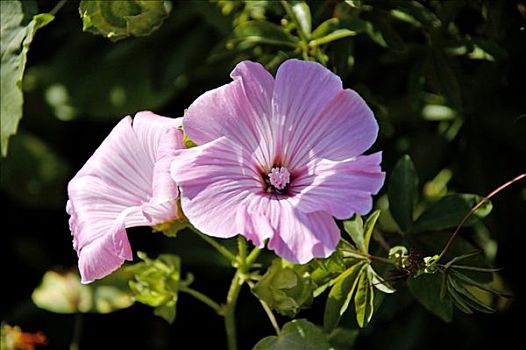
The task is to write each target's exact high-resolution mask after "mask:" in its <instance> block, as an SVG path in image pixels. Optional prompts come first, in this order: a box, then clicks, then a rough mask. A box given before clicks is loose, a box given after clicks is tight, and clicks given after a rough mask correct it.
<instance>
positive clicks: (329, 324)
mask: <svg viewBox="0 0 526 350" xmlns="http://www.w3.org/2000/svg"><path fill="white" fill-rule="evenodd" d="M367 265H368V264H367V262H365V261H363V262H358V263H356V264H355V265H353V266H351V267H350V268H349V269H347V270H346V271H345V272H343V273H342V274H341V275H340V276H338V277H337V278H336V281H335V283H334V285H333V287H332V288H331V291H330V292H329V296H328V298H327V302H326V304H325V313H324V316H323V325H324V327H325V329H327V330H331V329H334V328H335V327H336V326H337V325H338V322H339V320H340V317H341V315H343V313H344V312H345V311H346V310H347V308H348V306H349V302H350V301H351V298H352V297H353V296H354V291H355V289H356V287H357V285H358V279H359V277H360V275H361V273H362V272H363V271H364V270H365V269H366V266H367Z"/></svg>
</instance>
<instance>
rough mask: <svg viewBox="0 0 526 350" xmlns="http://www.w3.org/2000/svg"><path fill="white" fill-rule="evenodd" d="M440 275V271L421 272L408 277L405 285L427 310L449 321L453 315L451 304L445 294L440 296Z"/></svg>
mask: <svg viewBox="0 0 526 350" xmlns="http://www.w3.org/2000/svg"><path fill="white" fill-rule="evenodd" d="M442 277H443V275H442V274H441V273H435V274H423V275H420V276H418V277H416V278H410V279H409V280H408V281H407V285H408V287H409V290H410V291H411V294H413V296H414V297H415V298H416V300H417V301H418V302H419V303H420V304H422V305H423V306H424V307H425V308H426V309H427V310H428V311H429V312H431V313H433V314H434V315H436V316H438V317H440V318H441V319H442V320H443V321H445V322H450V321H451V319H452V317H453V305H452V303H451V299H450V298H448V297H447V296H446V298H445V299H441V298H440V294H441V289H442V280H441V278H442Z"/></svg>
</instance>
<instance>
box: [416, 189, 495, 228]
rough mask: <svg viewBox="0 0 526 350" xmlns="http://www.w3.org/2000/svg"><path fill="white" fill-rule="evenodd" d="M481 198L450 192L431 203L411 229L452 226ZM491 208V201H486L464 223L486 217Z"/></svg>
mask: <svg viewBox="0 0 526 350" xmlns="http://www.w3.org/2000/svg"><path fill="white" fill-rule="evenodd" d="M481 199H482V198H481V197H480V196H477V195H474V194H452V195H448V196H445V197H443V198H441V199H440V200H438V201H437V202H435V203H433V204H431V206H430V207H429V208H427V209H426V210H425V211H424V212H423V213H422V214H421V215H420V216H419V217H418V219H417V220H416V221H415V224H414V227H413V230H414V231H415V232H422V231H439V230H444V229H447V228H454V227H456V226H457V225H458V224H460V222H461V221H462V219H463V218H464V216H466V214H467V213H468V212H469V211H470V210H471V208H473V207H474V206H475V205H476V204H477V203H478V202H479V201H480V200H481ZM492 208H493V206H492V204H491V202H489V201H486V202H485V203H484V204H483V205H482V206H481V207H480V208H479V209H477V210H476V211H475V213H473V215H472V216H471V217H470V218H469V219H468V220H467V221H466V223H465V225H472V224H474V223H475V222H477V221H478V219H481V218H484V217H486V216H487V215H488V214H489V213H490V212H491V209H492Z"/></svg>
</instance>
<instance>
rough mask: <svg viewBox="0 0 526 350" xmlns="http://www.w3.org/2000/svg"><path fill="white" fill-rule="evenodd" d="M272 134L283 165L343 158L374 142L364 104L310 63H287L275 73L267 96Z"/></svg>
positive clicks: (374, 129) (375, 127)
mask: <svg viewBox="0 0 526 350" xmlns="http://www.w3.org/2000/svg"><path fill="white" fill-rule="evenodd" d="M272 101H273V107H274V111H273V113H274V115H273V125H274V130H275V131H274V132H275V133H276V134H278V135H279V136H278V142H277V144H278V150H277V151H278V152H280V154H281V155H282V157H283V158H284V159H283V161H284V163H285V164H286V165H287V166H288V167H290V168H295V167H298V166H301V165H304V164H305V163H306V162H307V161H308V160H309V159H313V158H315V157H316V158H327V159H331V160H344V159H348V158H351V157H355V156H358V155H360V154H362V153H363V152H364V151H365V150H367V149H368V148H369V147H370V146H371V145H372V144H373V143H374V141H375V139H376V136H377V133H378V125H377V123H376V120H375V119H374V116H373V113H372V111H371V110H370V109H369V107H368V106H367V104H366V103H365V101H364V100H363V99H362V98H361V97H360V96H359V95H358V94H357V93H356V92H354V91H353V90H349V89H346V90H344V89H343V88H342V83H341V80H340V78H338V76H336V75H335V74H333V73H332V72H331V71H329V70H328V69H326V68H325V67H323V66H321V65H320V64H317V63H314V62H305V61H298V60H288V61H286V62H285V63H283V64H282V65H281V66H280V68H279V70H278V73H277V75H276V82H275V88H274V94H273V97H272Z"/></svg>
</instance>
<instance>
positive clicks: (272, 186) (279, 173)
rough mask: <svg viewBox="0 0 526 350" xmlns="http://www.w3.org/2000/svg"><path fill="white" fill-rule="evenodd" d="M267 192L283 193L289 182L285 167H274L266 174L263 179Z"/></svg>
mask: <svg viewBox="0 0 526 350" xmlns="http://www.w3.org/2000/svg"><path fill="white" fill-rule="evenodd" d="M265 183H266V184H267V186H268V187H267V192H269V193H277V194H285V193H286V192H287V189H288V185H289V183H290V172H289V170H288V169H287V168H285V167H274V168H272V169H271V170H270V172H269V173H268V174H267V178H266V179H265Z"/></svg>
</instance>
